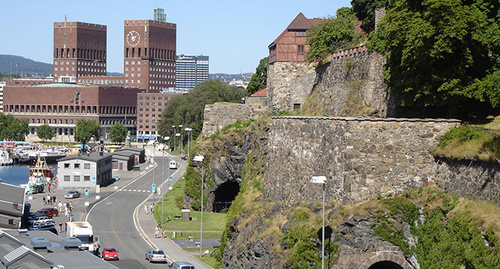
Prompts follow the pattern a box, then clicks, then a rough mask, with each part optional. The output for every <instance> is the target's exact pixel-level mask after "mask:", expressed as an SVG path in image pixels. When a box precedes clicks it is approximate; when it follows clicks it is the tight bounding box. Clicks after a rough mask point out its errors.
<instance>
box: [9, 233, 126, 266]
mask: <svg viewBox="0 0 500 269" xmlns="http://www.w3.org/2000/svg"><path fill="white" fill-rule="evenodd" d="M3 231H4V232H5V233H7V234H9V235H11V236H13V237H15V238H16V239H18V240H19V241H21V242H22V243H23V244H24V245H26V246H30V244H31V242H30V241H31V239H33V238H36V237H44V238H46V239H47V240H48V241H49V242H50V246H49V247H48V251H40V252H34V251H32V250H30V248H29V247H24V249H19V250H18V249H13V250H11V251H10V252H9V254H7V255H5V256H4V258H5V257H7V259H5V262H9V264H12V263H13V262H14V261H13V259H14V258H15V257H18V258H21V259H22V258H23V257H26V256H22V255H33V256H35V255H36V256H35V257H37V258H39V257H42V258H44V261H48V262H49V263H48V265H49V264H50V265H51V266H54V265H62V266H64V268H78V269H95V268H99V269H105V268H110V269H111V268H118V267H116V266H114V265H113V264H111V263H109V262H106V261H103V260H101V259H100V258H99V257H97V256H95V255H94V254H91V253H89V252H87V251H72V250H70V248H65V245H64V243H63V238H61V237H59V236H58V235H56V234H53V233H52V232H49V231H28V233H26V234H19V232H18V231H17V230H3ZM14 246H15V247H16V248H18V247H17V245H14ZM26 249H27V250H29V253H28V252H27V251H26ZM14 251H17V252H15V253H13V252H14ZM68 254H70V255H68ZM8 255H11V256H8ZM28 260H33V258H28ZM22 261H24V260H21V262H22ZM2 262H4V259H3V258H2ZM16 265H17V264H16ZM2 266H5V265H1V264H0V268H4V267H2ZM39 267H40V266H39ZM39 267H29V268H39ZM23 268H24V267H23ZM42 268H51V267H49V266H47V267H45V266H44V267H42Z"/></svg>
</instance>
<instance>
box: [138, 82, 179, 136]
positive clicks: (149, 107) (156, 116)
mask: <svg viewBox="0 0 500 269" xmlns="http://www.w3.org/2000/svg"><path fill="white" fill-rule="evenodd" d="M176 95H180V94H179V93H159V92H155V93H153V92H149V93H148V92H141V93H138V94H137V110H138V111H137V139H143V140H144V139H146V140H149V139H156V137H157V136H158V129H157V128H156V126H157V123H158V121H159V120H160V118H161V114H162V113H163V110H164V109H165V107H166V106H167V102H168V101H169V100H170V99H171V98H172V97H174V96H176Z"/></svg>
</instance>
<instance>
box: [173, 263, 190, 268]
mask: <svg viewBox="0 0 500 269" xmlns="http://www.w3.org/2000/svg"><path fill="white" fill-rule="evenodd" d="M170 268H172V269H194V265H192V264H190V263H188V262H174V263H172V264H171V265H170Z"/></svg>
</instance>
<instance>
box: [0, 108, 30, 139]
mask: <svg viewBox="0 0 500 269" xmlns="http://www.w3.org/2000/svg"><path fill="white" fill-rule="evenodd" d="M28 132H29V128H28V120H27V119H17V118H14V116H12V115H4V114H2V113H0V139H2V140H15V141H24V140H25V138H26V135H27V134H28Z"/></svg>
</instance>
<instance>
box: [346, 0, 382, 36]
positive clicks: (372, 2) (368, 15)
mask: <svg viewBox="0 0 500 269" xmlns="http://www.w3.org/2000/svg"><path fill="white" fill-rule="evenodd" d="M389 2H392V1H390V0H352V1H351V5H352V11H353V12H354V14H355V15H356V18H358V20H360V21H362V23H361V29H363V31H365V32H366V33H370V32H372V31H373V30H375V10H376V9H377V8H381V7H389V5H390V3H389Z"/></svg>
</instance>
